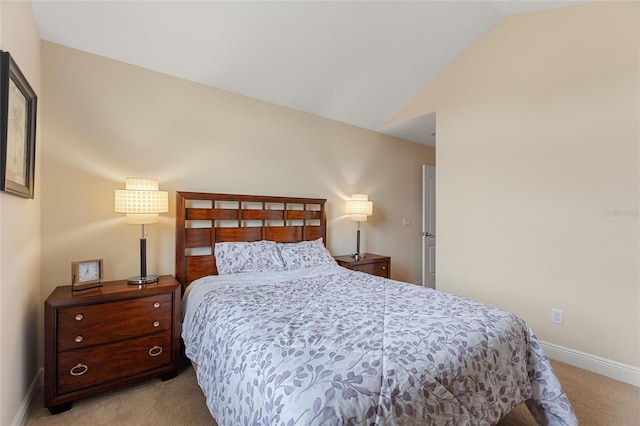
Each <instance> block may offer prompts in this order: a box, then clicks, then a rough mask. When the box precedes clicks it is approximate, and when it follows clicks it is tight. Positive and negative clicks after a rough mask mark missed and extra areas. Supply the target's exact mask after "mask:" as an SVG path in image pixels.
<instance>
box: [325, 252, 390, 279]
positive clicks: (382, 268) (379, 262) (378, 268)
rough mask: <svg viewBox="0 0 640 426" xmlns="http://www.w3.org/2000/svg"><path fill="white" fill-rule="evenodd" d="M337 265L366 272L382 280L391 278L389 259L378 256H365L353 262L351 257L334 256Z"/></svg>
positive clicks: (368, 254)
mask: <svg viewBox="0 0 640 426" xmlns="http://www.w3.org/2000/svg"><path fill="white" fill-rule="evenodd" d="M334 259H335V260H336V262H338V265H340V266H343V267H345V268H348V269H353V270H354V271H360V272H366V273H367V274H371V275H377V276H379V277H383V278H389V277H391V258H390V257H389V256H380V255H378V254H371V253H367V254H365V257H363V258H360V259H358V260H355V259H354V258H353V256H351V255H346V256H334Z"/></svg>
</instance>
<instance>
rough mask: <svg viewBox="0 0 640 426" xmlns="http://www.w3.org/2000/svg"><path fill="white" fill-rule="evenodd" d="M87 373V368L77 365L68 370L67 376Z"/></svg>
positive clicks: (80, 364)
mask: <svg viewBox="0 0 640 426" xmlns="http://www.w3.org/2000/svg"><path fill="white" fill-rule="evenodd" d="M87 371H89V367H88V366H86V365H84V364H82V363H78V365H76V366H75V367H73V368H72V369H71V370H69V374H71V375H72V376H82V375H83V374H84V373H86V372H87Z"/></svg>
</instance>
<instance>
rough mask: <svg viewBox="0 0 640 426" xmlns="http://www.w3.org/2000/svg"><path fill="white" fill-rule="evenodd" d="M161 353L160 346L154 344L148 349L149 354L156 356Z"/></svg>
mask: <svg viewBox="0 0 640 426" xmlns="http://www.w3.org/2000/svg"><path fill="white" fill-rule="evenodd" d="M161 353H162V348H161V347H160V346H157V345H156V346H154V347H152V348H151V349H149V356H158V355H160V354H161Z"/></svg>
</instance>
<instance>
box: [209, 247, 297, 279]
mask: <svg viewBox="0 0 640 426" xmlns="http://www.w3.org/2000/svg"><path fill="white" fill-rule="evenodd" d="M214 253H215V256H216V266H217V268H218V274H237V273H240V272H269V271H283V270H284V269H285V268H284V263H282V259H281V258H280V253H279V252H278V248H277V247H276V243H275V242H274V241H265V240H262V241H251V242H227V243H216V244H215V247H214Z"/></svg>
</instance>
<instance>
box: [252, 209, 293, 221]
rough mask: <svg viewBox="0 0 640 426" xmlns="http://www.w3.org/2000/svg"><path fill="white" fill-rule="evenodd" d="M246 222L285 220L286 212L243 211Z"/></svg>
mask: <svg viewBox="0 0 640 426" xmlns="http://www.w3.org/2000/svg"><path fill="white" fill-rule="evenodd" d="M242 219H244V220H269V219H271V220H284V210H242Z"/></svg>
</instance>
